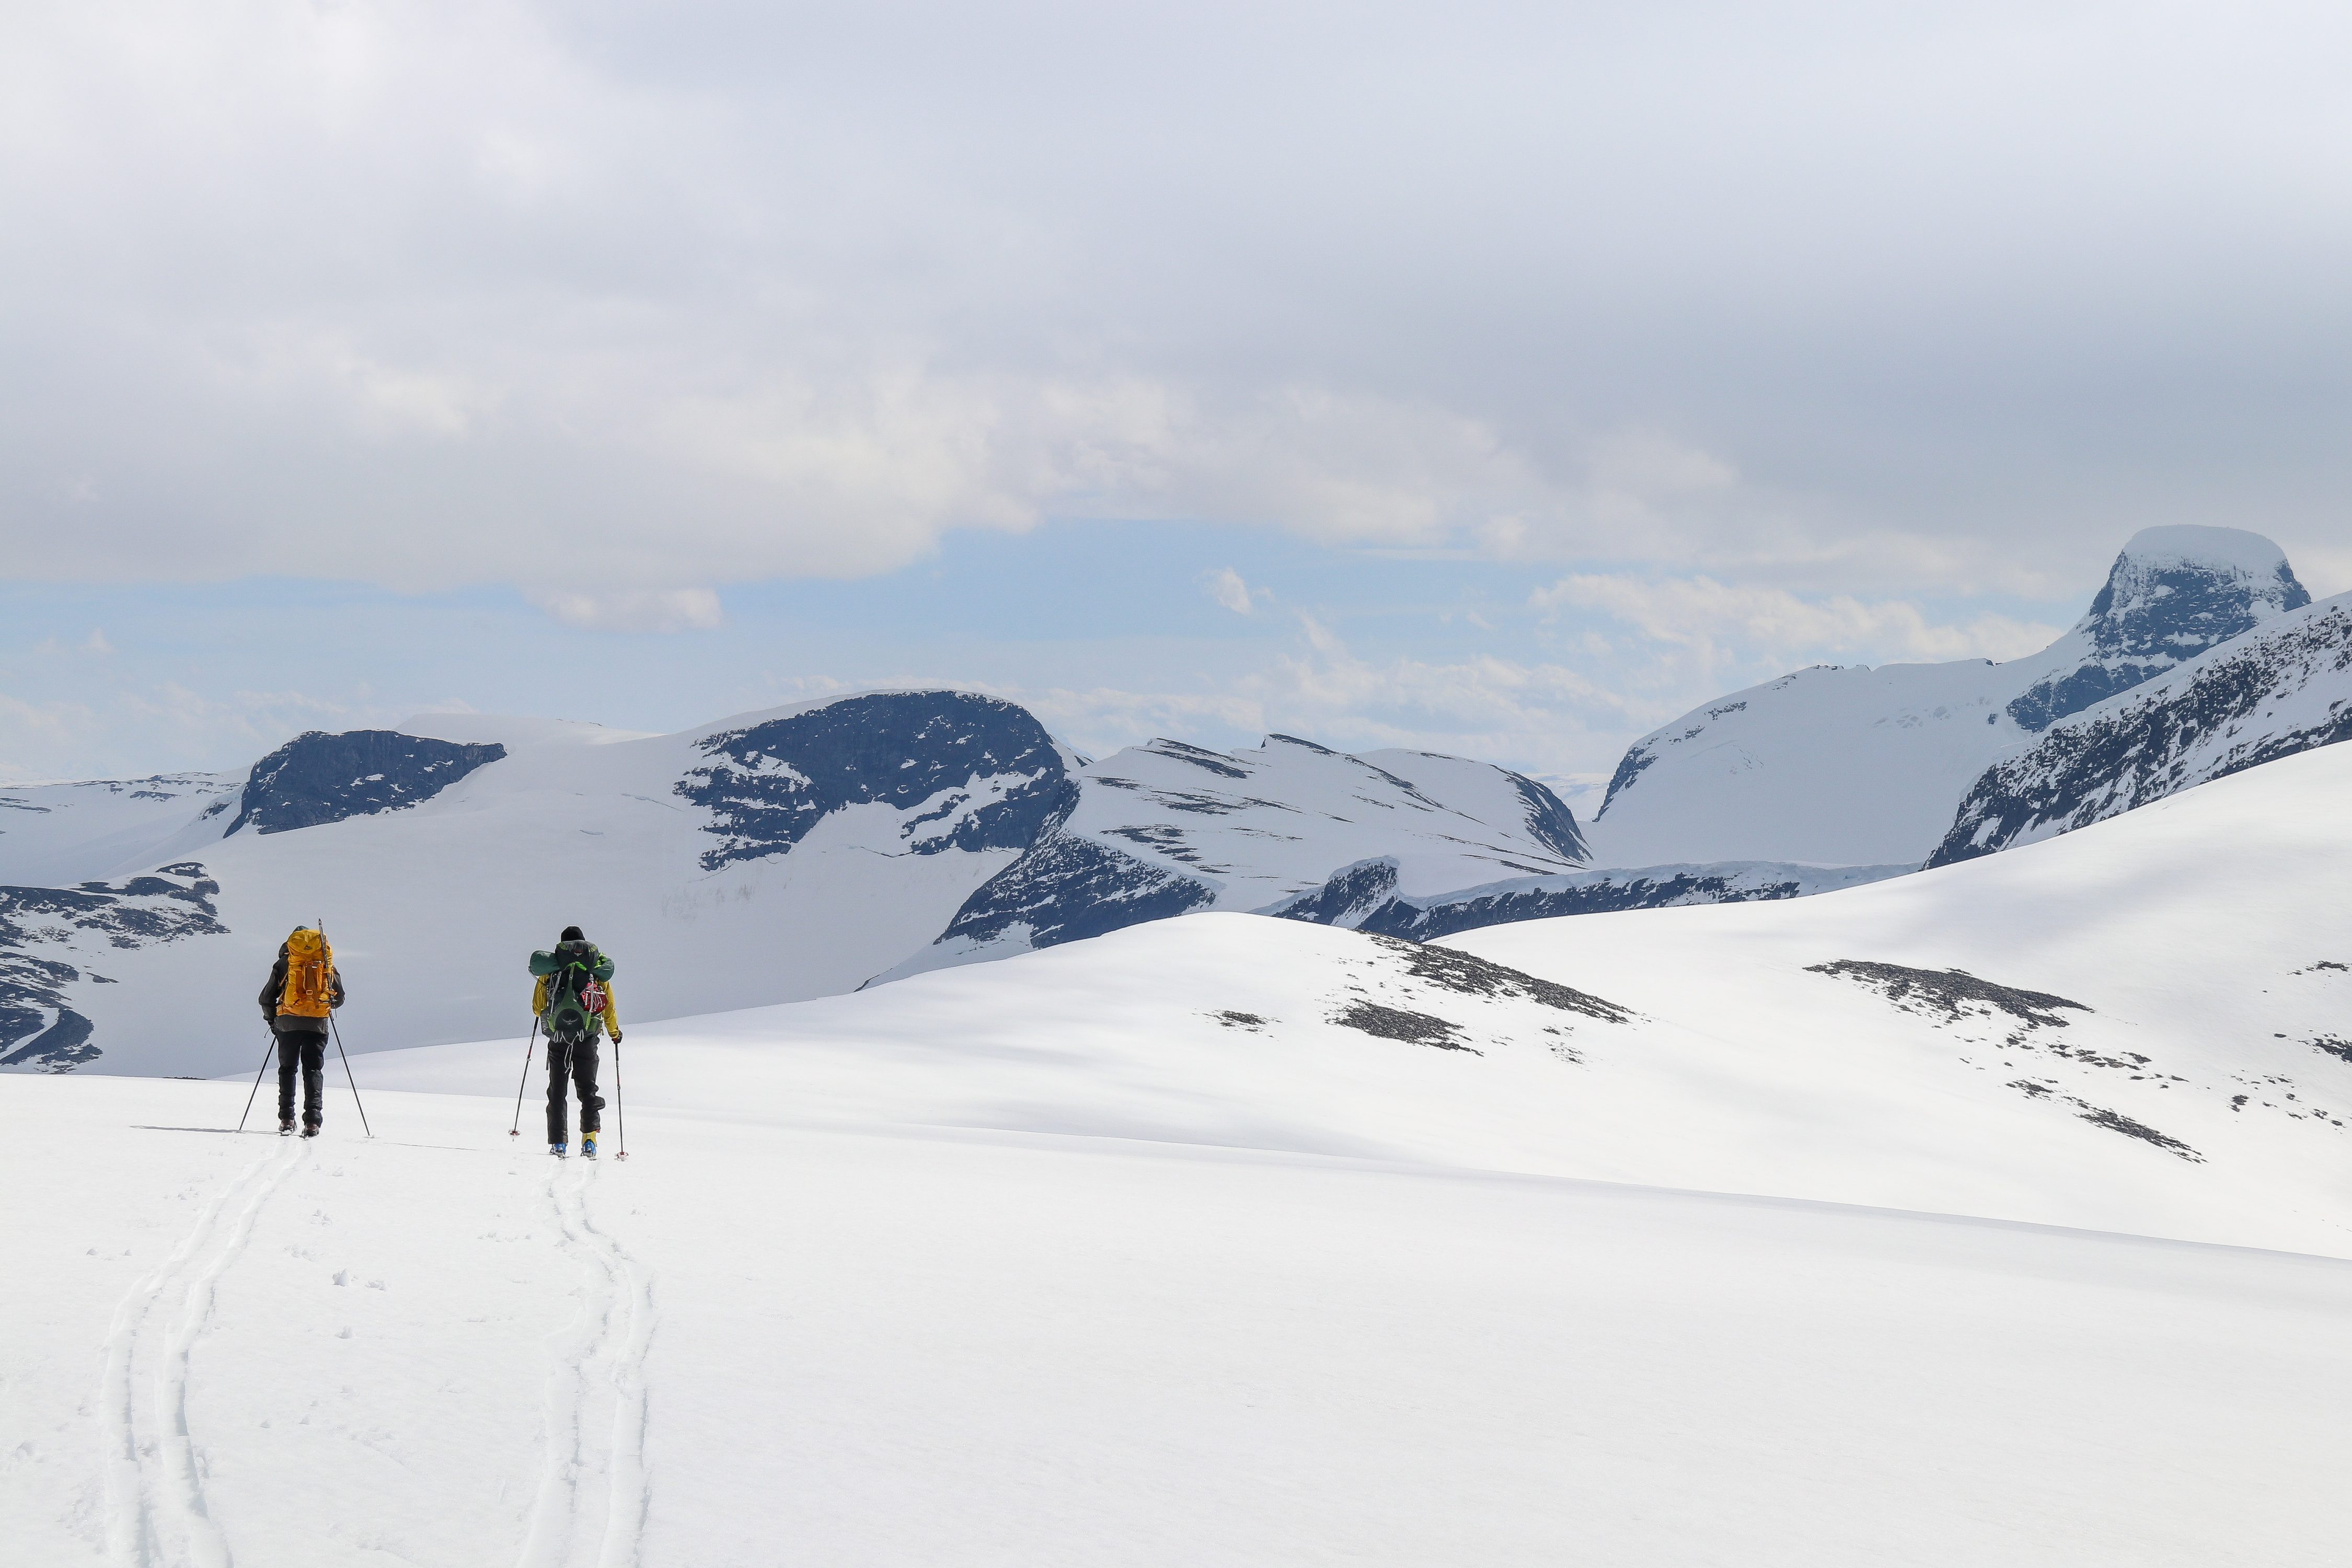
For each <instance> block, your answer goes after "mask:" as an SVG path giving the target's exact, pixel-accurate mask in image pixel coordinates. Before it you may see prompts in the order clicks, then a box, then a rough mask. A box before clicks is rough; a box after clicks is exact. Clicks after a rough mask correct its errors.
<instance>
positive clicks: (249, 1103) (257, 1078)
mask: <svg viewBox="0 0 2352 1568" xmlns="http://www.w3.org/2000/svg"><path fill="white" fill-rule="evenodd" d="M277 1054H278V1033H277V1031H276V1030H274V1029H273V1030H271V1031H270V1035H269V1048H268V1049H267V1050H265V1051H263V1052H262V1053H261V1072H257V1073H255V1074H254V1075H253V1094H248V1095H247V1096H246V1097H245V1114H244V1115H243V1116H239V1117H238V1118H237V1119H236V1130H237V1131H239V1132H242V1131H245V1118H246V1117H247V1116H250V1115H252V1114H253V1097H254V1095H257V1094H259V1093H260V1092H261V1073H265V1072H268V1070H269V1058H272V1057H274V1056H276V1055H277Z"/></svg>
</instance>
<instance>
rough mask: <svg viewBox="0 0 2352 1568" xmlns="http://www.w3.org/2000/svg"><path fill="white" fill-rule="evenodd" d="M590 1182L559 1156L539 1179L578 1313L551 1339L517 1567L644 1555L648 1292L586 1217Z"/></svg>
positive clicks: (601, 1567)
mask: <svg viewBox="0 0 2352 1568" xmlns="http://www.w3.org/2000/svg"><path fill="white" fill-rule="evenodd" d="M597 1177H598V1169H597V1167H596V1166H594V1165H593V1164H590V1163H587V1162H584V1161H582V1162H577V1163H574V1162H570V1161H567V1162H564V1163H562V1164H560V1165H558V1166H557V1168H556V1169H555V1170H554V1172H552V1173H551V1174H550V1176H549V1178H548V1184H547V1205H548V1211H549V1214H550V1216H551V1220H552V1222H553V1224H554V1226H555V1228H556V1234H557V1236H558V1237H560V1239H561V1242H562V1246H563V1247H564V1249H565V1250H566V1251H568V1252H570V1253H572V1255H573V1256H575V1257H576V1258H580V1259H581V1260H582V1261H583V1264H584V1265H585V1268H584V1270H583V1273H584V1277H585V1278H584V1283H583V1288H582V1291H581V1310H580V1312H579V1314H578V1315H577V1316H576V1317H575V1318H574V1319H573V1321H572V1322H571V1323H569V1324H567V1325H566V1326H565V1327H564V1328H563V1329H562V1330H560V1331H557V1333H556V1334H554V1335H553V1336H551V1341H550V1343H551V1347H552V1350H553V1356H552V1361H551V1365H550V1368H549V1372H548V1384H547V1453H546V1460H545V1465H544V1468H542V1470H541V1476H540V1485H539V1496H538V1499H537V1500H536V1501H535V1502H534V1503H533V1504H532V1507H531V1519H530V1533H529V1535H528V1536H527V1537H526V1538H525V1539H524V1542H523V1550H522V1556H521V1558H520V1568H631V1565H633V1564H635V1563H638V1562H640V1561H641V1559H642V1556H643V1552H644V1550H645V1531H646V1509H647V1507H648V1504H649V1501H650V1497H651V1494H650V1491H649V1489H648V1487H647V1484H646V1381H645V1367H646V1349H647V1347H648V1346H649V1345H650V1344H651V1343H652V1340H653V1332H654V1321H655V1317H654V1301H653V1287H652V1282H651V1280H650V1279H649V1278H648V1277H647V1275H646V1270H645V1269H644V1268H642V1267H641V1266H640V1265H639V1264H638V1263H637V1261H636V1260H635V1258H632V1257H630V1256H629V1254H628V1252H627V1251H626V1250H625V1248H624V1247H622V1246H621V1245H620V1243H619V1242H617V1241H615V1240H614V1238H613V1237H612V1236H611V1235H610V1234H609V1233H607V1232H605V1231H604V1230H602V1229H600V1228H598V1226H597V1225H596V1223H595V1221H594V1220H593V1218H592V1217H591V1216H590V1215H589V1210H588V1201H587V1200H588V1192H589V1190H590V1189H591V1188H592V1187H593V1186H594V1185H595V1184H596V1181H597Z"/></svg>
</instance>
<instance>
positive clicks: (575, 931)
mask: <svg viewBox="0 0 2352 1568" xmlns="http://www.w3.org/2000/svg"><path fill="white" fill-rule="evenodd" d="M555 940H556V941H558V942H586V941H587V940H588V939H587V938H586V937H584V936H582V935H581V934H580V928H579V927H578V926H565V927H564V928H563V934H562V936H560V937H557V938H556V939H555Z"/></svg>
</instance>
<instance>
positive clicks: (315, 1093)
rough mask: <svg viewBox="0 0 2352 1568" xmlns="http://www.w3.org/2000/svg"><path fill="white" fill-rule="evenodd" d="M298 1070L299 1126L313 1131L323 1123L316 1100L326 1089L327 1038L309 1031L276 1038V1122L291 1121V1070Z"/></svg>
mask: <svg viewBox="0 0 2352 1568" xmlns="http://www.w3.org/2000/svg"><path fill="white" fill-rule="evenodd" d="M297 1064H299V1065H300V1067H301V1068H302V1124H303V1125H304V1126H305V1127H316V1126H318V1125H319V1123H320V1121H324V1120H325V1119H326V1112H325V1110H323V1109H322V1108H321V1106H320V1098H321V1096H322V1095H323V1094H324V1093H325V1091H326V1087H327V1037H326V1036H324V1035H322V1034H315V1033H313V1032H312V1031H310V1030H309V1029H292V1030H289V1031H287V1032H286V1033H285V1034H282V1035H280V1036H278V1121H292V1120H293V1119H294V1068H295V1067H296V1065H297Z"/></svg>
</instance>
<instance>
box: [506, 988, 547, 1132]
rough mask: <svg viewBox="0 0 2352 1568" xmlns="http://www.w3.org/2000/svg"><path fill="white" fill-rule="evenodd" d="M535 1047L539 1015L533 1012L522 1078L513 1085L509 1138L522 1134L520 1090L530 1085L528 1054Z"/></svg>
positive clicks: (537, 1045)
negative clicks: (512, 1121) (513, 1095)
mask: <svg viewBox="0 0 2352 1568" xmlns="http://www.w3.org/2000/svg"><path fill="white" fill-rule="evenodd" d="M537 1049H539V1015H538V1014H536V1013H533V1014H532V1015H531V1016H530V1044H529V1045H527V1046H525V1047H523V1048H522V1079H521V1080H520V1082H518V1083H517V1084H516V1085H515V1113H514V1125H513V1126H511V1127H509V1128H508V1129H507V1136H508V1137H509V1138H520V1137H521V1136H522V1091H523V1090H524V1089H529V1088H530V1054H531V1052H533V1051H535V1050H537Z"/></svg>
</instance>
